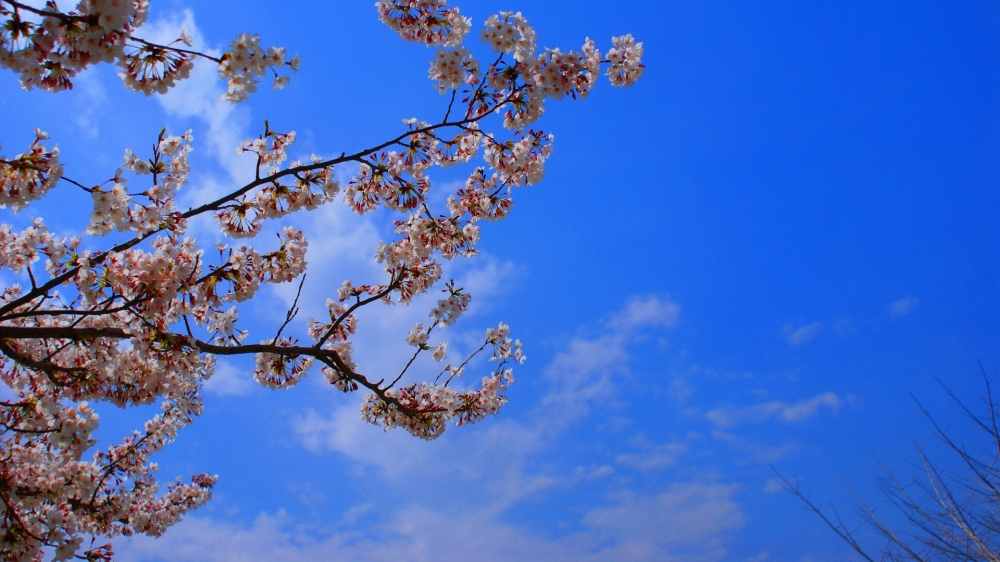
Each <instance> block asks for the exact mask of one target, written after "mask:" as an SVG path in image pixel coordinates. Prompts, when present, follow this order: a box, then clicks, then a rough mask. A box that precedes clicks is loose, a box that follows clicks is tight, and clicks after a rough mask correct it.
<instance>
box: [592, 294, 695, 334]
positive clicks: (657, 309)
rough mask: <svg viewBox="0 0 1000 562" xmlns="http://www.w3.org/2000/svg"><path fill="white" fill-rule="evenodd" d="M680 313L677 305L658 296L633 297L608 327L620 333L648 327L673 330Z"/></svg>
mask: <svg viewBox="0 0 1000 562" xmlns="http://www.w3.org/2000/svg"><path fill="white" fill-rule="evenodd" d="M680 311H681V309H680V307H679V306H677V304H676V303H674V302H672V301H669V300H663V299H660V298H659V297H656V296H647V297H639V298H636V297H633V298H632V299H629V302H628V304H627V305H626V306H625V310H623V311H621V312H619V313H618V314H616V315H614V316H613V317H612V318H611V320H610V321H609V322H608V326H609V327H611V328H612V329H614V330H620V331H631V330H637V329H640V328H645V327H647V326H660V327H663V328H673V327H674V325H676V324H677V317H678V315H680Z"/></svg>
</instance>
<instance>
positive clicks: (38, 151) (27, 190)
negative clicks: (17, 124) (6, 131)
mask: <svg viewBox="0 0 1000 562" xmlns="http://www.w3.org/2000/svg"><path fill="white" fill-rule="evenodd" d="M48 138H49V136H48V134H46V133H45V132H43V131H40V130H38V129H35V140H34V141H33V142H32V143H31V147H30V148H29V149H28V152H26V153H24V154H18V155H16V156H14V158H13V159H8V158H6V157H4V156H0V209H5V208H8V207H10V209H11V210H12V211H14V212H15V213H16V212H18V211H20V210H21V209H23V208H24V207H25V206H26V205H27V204H28V203H29V202H31V201H34V200H36V199H38V198H40V197H41V196H42V195H45V193H46V192H47V191H48V190H50V189H52V187H54V186H55V184H56V183H57V182H58V181H59V178H60V177H61V176H62V170H63V168H62V164H60V163H59V148H58V147H56V148H53V149H52V150H47V149H46V148H45V145H44V144H42V141H44V140H47V139H48Z"/></svg>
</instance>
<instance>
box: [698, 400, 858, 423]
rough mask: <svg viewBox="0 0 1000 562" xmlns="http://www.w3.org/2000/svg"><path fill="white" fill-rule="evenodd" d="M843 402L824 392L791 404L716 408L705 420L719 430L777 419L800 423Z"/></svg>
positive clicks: (706, 415)
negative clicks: (746, 423)
mask: <svg viewBox="0 0 1000 562" xmlns="http://www.w3.org/2000/svg"><path fill="white" fill-rule="evenodd" d="M842 404H843V400H841V398H840V397H839V396H837V395H836V394H834V393H833V392H824V393H822V394H819V395H816V396H813V397H812V398H809V399H806V400H802V401H800V402H795V403H792V404H789V403H787V402H778V401H774V402H765V403H763V404H754V405H752V406H743V407H739V408H716V409H714V410H711V411H709V412H708V413H706V414H705V418H706V419H708V420H709V421H711V422H712V423H714V424H715V426H716V427H719V428H730V427H734V426H736V425H739V424H741V423H744V422H762V421H766V420H769V419H777V420H781V421H784V422H800V421H803V420H806V419H808V418H811V417H813V416H815V415H817V414H818V413H820V412H821V411H822V410H823V409H829V410H831V411H837V410H839V409H840V406H841V405H842Z"/></svg>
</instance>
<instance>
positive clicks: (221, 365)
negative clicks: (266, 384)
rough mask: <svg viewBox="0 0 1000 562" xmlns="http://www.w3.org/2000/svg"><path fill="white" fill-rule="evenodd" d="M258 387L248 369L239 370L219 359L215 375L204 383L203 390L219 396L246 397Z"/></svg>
mask: <svg viewBox="0 0 1000 562" xmlns="http://www.w3.org/2000/svg"><path fill="white" fill-rule="evenodd" d="M259 386H260V385H258V384H257V383H256V382H254V380H253V376H252V374H251V372H250V370H249V369H241V368H239V367H237V366H235V365H233V364H232V363H230V362H229V361H228V360H227V359H225V358H224V357H220V358H219V359H218V361H217V362H216V365H215V374H213V375H212V378H210V379H208V380H207V381H205V384H204V386H203V388H204V389H205V391H206V392H209V393H211V394H216V395H219V396H246V395H247V394H250V392H251V391H253V390H254V388H256V387H259Z"/></svg>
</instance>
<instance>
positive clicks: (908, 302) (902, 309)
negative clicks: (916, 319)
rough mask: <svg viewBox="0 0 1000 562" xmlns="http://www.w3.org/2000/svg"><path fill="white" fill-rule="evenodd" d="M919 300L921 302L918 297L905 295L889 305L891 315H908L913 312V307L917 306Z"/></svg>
mask: <svg viewBox="0 0 1000 562" xmlns="http://www.w3.org/2000/svg"><path fill="white" fill-rule="evenodd" d="M917 302H919V300H918V299H917V297H914V296H909V297H903V298H901V299H899V300H898V301H895V302H893V303H892V304H890V305H889V316H892V317H893V318H900V317H902V316H906V315H908V314H910V313H911V312H913V309H914V308H915V307H916V306H917Z"/></svg>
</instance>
